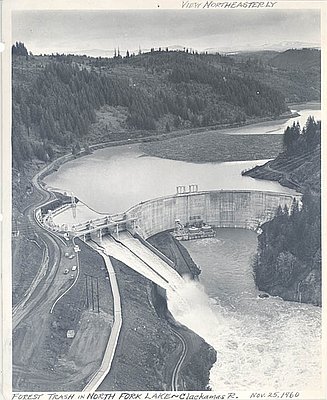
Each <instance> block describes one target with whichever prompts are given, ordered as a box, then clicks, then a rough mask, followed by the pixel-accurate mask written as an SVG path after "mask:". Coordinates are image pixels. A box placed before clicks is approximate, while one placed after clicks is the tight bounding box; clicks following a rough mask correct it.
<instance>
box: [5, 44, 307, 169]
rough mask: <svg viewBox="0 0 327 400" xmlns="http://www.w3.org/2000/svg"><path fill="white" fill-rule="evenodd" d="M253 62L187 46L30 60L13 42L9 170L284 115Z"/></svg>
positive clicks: (280, 99)
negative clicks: (125, 141) (105, 144)
mask: <svg viewBox="0 0 327 400" xmlns="http://www.w3.org/2000/svg"><path fill="white" fill-rule="evenodd" d="M257 65H258V62H257V61H256V63H255V66H254V67H253V62H252V61H249V62H243V61H242V62H235V61H234V60H233V59H231V58H230V57H224V56H221V55H219V54H217V55H212V54H197V53H194V52H192V53H190V52H189V51H188V50H187V49H186V50H185V51H168V49H165V50H161V49H159V50H157V51H155V50H154V49H151V51H150V52H149V53H145V54H138V55H134V54H129V52H127V53H126V56H124V57H122V56H121V55H120V54H119V53H118V54H116V55H115V57H114V58H101V57H99V58H90V57H86V56H73V55H59V54H57V55H49V56H33V55H31V54H28V51H27V49H26V47H25V45H24V44H23V43H16V45H14V46H13V163H14V166H15V167H16V168H18V169H21V168H22V165H23V164H24V162H25V161H27V160H30V159H32V158H37V159H40V160H42V161H47V160H51V159H53V158H54V157H55V155H56V154H57V153H60V152H61V151H67V149H71V150H72V151H73V152H77V151H79V149H80V148H81V147H85V146H88V144H89V143H94V142H98V141H108V140H119V139H121V138H122V137H123V138H126V135H125V136H122V135H120V134H119V133H122V132H129V136H128V137H133V135H134V134H136V133H135V132H136V131H137V134H138V135H139V136H148V135H149V134H151V135H156V134H160V133H163V132H170V131H172V130H175V129H185V128H194V127H206V126H212V125H219V124H241V123H243V122H245V121H248V120H255V119H256V118H261V117H270V118H274V117H276V116H278V115H280V114H282V113H283V112H285V111H287V107H286V104H285V96H284V94H283V93H282V91H280V90H276V89H275V86H274V84H271V82H273V83H274V82H275V80H278V72H274V73H272V75H273V77H274V79H275V80H272V79H270V81H269V80H267V82H266V79H265V78H264V77H262V76H261V77H260V78H259V79H258V76H259V75H258V73H257V71H256V68H257V67H256V66H257ZM260 68H261V70H263V71H266V70H265V68H268V69H269V68H270V69H271V67H268V66H267V67H266V66H264V65H261V66H260ZM268 69H267V71H266V72H268ZM270 69H269V71H270V72H269V73H271V70H270ZM302 90H304V91H305V90H306V87H305V85H304V89H302ZM294 92H296V90H294ZM295 95H296V96H298V98H299V97H301V96H299V94H298V93H295ZM306 95H307V97H310V96H311V93H310V91H308V92H307V93H306ZM311 97H312V96H311Z"/></svg>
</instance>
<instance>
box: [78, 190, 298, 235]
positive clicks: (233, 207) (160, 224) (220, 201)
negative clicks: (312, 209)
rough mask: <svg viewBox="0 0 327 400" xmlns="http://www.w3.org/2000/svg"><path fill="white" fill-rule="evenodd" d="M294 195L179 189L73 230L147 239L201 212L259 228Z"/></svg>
mask: <svg viewBox="0 0 327 400" xmlns="http://www.w3.org/2000/svg"><path fill="white" fill-rule="evenodd" d="M293 199H296V200H297V201H300V200H301V195H300V194H286V193H278V192H268V191H265V192H264V191H256V190H243V191H242V190H211V191H201V192H187V193H178V194H175V195H171V196H165V197H160V198H156V199H152V200H148V201H145V202H141V203H139V204H137V205H135V206H133V207H131V208H130V209H128V210H127V211H126V212H125V213H122V214H115V215H111V216H110V215H108V216H105V217H101V218H99V219H96V220H93V221H88V222H85V223H83V224H78V225H76V226H75V227H74V230H73V234H75V235H76V236H81V235H83V234H87V233H92V232H97V231H101V230H103V229H106V230H107V231H108V232H109V233H114V232H117V233H118V232H119V231H122V230H129V231H131V232H132V233H135V232H136V233H138V234H139V235H141V236H142V237H143V238H144V239H147V238H148V237H150V236H152V235H154V234H156V233H159V232H162V231H165V230H169V229H173V228H174V226H175V220H176V219H179V220H180V221H181V223H182V224H186V223H187V222H189V221H190V219H191V217H192V216H201V218H202V219H203V220H204V221H205V222H206V223H208V224H210V225H213V226H216V227H233V228H246V229H252V230H257V229H258V227H259V226H260V225H261V224H262V223H264V222H266V221H268V220H270V219H271V218H273V216H274V215H275V213H276V210H277V208H278V206H279V205H280V206H282V207H284V206H285V205H287V206H288V207H289V208H290V207H291V205H292V202H293Z"/></svg>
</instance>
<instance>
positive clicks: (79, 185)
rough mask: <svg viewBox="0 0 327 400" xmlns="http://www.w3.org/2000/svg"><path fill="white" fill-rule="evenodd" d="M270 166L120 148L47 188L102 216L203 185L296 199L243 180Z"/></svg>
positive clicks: (63, 172)
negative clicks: (247, 174) (169, 156)
mask: <svg viewBox="0 0 327 400" xmlns="http://www.w3.org/2000/svg"><path fill="white" fill-rule="evenodd" d="M265 161H267V160H255V161H237V162H226V163H205V164H193V163H188V162H184V161H175V160H167V159H161V158H157V157H152V156H146V155H144V153H142V152H141V151H140V150H139V145H132V146H120V147H112V148H106V149H102V150H98V151H96V152H95V153H93V154H91V155H88V156H86V157H82V158H79V159H76V160H74V161H71V162H69V163H66V164H64V165H63V166H61V167H60V169H59V170H58V171H57V172H55V173H53V174H51V175H49V176H47V177H46V178H45V182H46V183H47V184H48V185H49V186H50V187H55V188H60V189H63V190H67V191H70V192H71V191H72V192H73V193H74V195H75V196H77V197H78V198H79V199H80V200H81V201H83V202H84V203H86V204H87V205H89V206H91V207H92V208H93V209H95V210H96V211H98V212H103V213H109V214H114V213H117V212H123V211H126V210H127V209H128V208H130V207H131V206H133V205H135V204H137V203H139V202H141V201H145V200H149V199H153V198H156V197H160V196H165V195H171V194H174V193H176V186H178V185H186V186H188V185H189V184H199V190H212V189H226V190H227V189H240V188H242V189H253V190H270V191H274V192H280V191H281V192H286V193H291V192H292V193H293V191H292V190H291V189H288V188H285V187H282V186H281V185H280V184H279V183H277V182H270V181H263V180H261V181H259V180H256V179H253V178H251V177H242V175H241V171H242V170H243V169H247V168H251V167H253V166H255V165H257V164H263V163H264V162H265Z"/></svg>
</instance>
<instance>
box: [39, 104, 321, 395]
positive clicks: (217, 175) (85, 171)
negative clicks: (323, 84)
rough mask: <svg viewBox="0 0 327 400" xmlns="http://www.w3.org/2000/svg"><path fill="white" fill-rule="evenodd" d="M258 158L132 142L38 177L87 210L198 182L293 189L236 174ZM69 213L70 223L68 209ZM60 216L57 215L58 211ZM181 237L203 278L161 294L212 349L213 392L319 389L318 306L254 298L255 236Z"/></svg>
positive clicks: (254, 129) (124, 204)
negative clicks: (163, 152) (161, 153)
mask: <svg viewBox="0 0 327 400" xmlns="http://www.w3.org/2000/svg"><path fill="white" fill-rule="evenodd" d="M304 110H306V111H305V113H303V112H302V114H303V116H302V118H303V119H304V120H306V118H307V116H308V115H312V114H314V115H315V116H317V119H318V118H319V115H320V114H319V110H314V109H306V108H305V109H304ZM313 111H314V112H313ZM294 120H295V121H296V119H294ZM290 123H293V119H291V120H288V121H287V122H285V121H284V122H283V121H274V122H269V123H263V124H256V125H254V126H247V127H242V128H238V129H235V130H234V129H233V130H229V131H228V132H229V133H235V134H237V133H248V134H253V133H278V132H280V133H282V131H283V129H284V127H285V124H286V125H289V124H290ZM264 162H265V160H261V161H242V162H227V163H203V164H194V163H187V162H183V161H173V160H168V159H160V158H156V157H150V156H146V155H145V154H143V153H142V151H141V150H140V146H139V145H132V146H121V147H114V148H107V149H103V150H99V151H96V152H95V153H94V154H91V155H88V156H86V157H83V158H80V159H77V160H74V161H72V162H69V163H67V164H64V165H63V166H62V167H61V168H60V169H59V171H57V172H55V173H53V174H52V175H49V176H48V177H46V178H45V181H46V183H47V184H48V185H49V186H51V187H56V188H60V189H63V190H67V191H69V192H74V194H75V196H77V197H78V198H79V199H80V200H82V201H83V202H85V203H86V204H87V205H88V206H90V207H91V208H92V209H94V210H96V211H98V212H103V213H109V214H111V213H116V212H123V211H125V210H127V209H128V208H129V207H131V206H133V205H135V204H136V203H138V202H140V201H145V200H148V199H151V198H155V197H159V196H164V195H170V194H174V193H175V190H176V186H177V185H189V184H199V189H200V190H209V189H256V190H271V191H282V192H288V193H289V192H292V191H291V190H289V189H287V188H285V187H282V186H280V185H279V184H278V183H276V182H269V181H263V180H255V179H252V178H250V177H242V176H241V171H242V170H243V169H247V168H250V167H252V166H254V165H257V164H260V163H264ZM79 209H80V210H82V211H81V212H83V213H85V214H83V215H82V216H81V215H79V218H80V217H85V219H89V218H87V208H86V207H81V206H80V207H78V210H79ZM90 214H92V213H90ZM69 215H70V219H71V215H72V214H71V211H70V214H69ZM92 215H94V214H92ZM60 218H61V221H64V220H65V215H64V214H62V215H61V217H60ZM184 243H185V247H186V248H187V250H188V251H189V253H190V255H191V256H192V258H193V259H194V261H195V262H196V263H197V264H198V266H199V267H200V268H201V270H202V273H201V275H200V282H199V283H197V282H194V281H191V282H188V283H186V284H185V288H184V289H183V290H182V291H181V292H180V293H178V297H177V298H176V297H174V296H175V295H174V296H172V295H170V296H168V305H169V309H170V310H171V311H172V313H173V315H174V316H175V318H176V319H177V320H179V321H180V322H182V323H184V324H185V325H187V326H188V327H190V328H191V329H193V330H194V331H195V332H197V333H199V334H200V335H201V336H202V337H203V338H204V339H205V340H206V341H207V342H208V343H210V344H211V345H212V346H213V347H214V348H215V349H216V350H217V353H218V360H217V363H216V364H215V365H214V366H213V368H212V370H211V374H210V380H211V385H212V387H213V389H215V390H232V389H244V390H245V389H253V390H264V388H268V389H270V390H272V389H275V390H280V391H281V390H284V389H285V390H290V389H293V390H305V389H315V390H318V389H319V385H320V379H321V368H320V360H321V358H320V357H321V349H320V345H321V309H320V308H318V307H314V306H310V305H303V304H299V303H292V302H287V301H283V300H281V299H278V298H269V299H260V298H258V291H257V289H256V288H255V285H254V281H253V277H252V269H251V258H252V256H253V254H254V253H255V251H256V245H257V238H256V234H255V233H253V232H251V231H246V230H241V229H219V230H218V231H217V236H216V237H215V238H212V239H203V240H199V241H191V242H184Z"/></svg>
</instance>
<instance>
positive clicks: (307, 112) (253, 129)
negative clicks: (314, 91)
mask: <svg viewBox="0 0 327 400" xmlns="http://www.w3.org/2000/svg"><path fill="white" fill-rule="evenodd" d="M291 108H292V107H291ZM293 111H297V112H298V113H299V114H300V116H299V117H293V118H288V119H281V120H277V121H267V122H260V123H258V124H253V125H247V126H243V127H240V128H236V129H232V130H227V129H226V130H225V131H224V133H226V134H233V135H234V134H235V133H238V134H245V135H259V134H260V135H261V134H274V135H282V134H283V133H284V130H285V129H286V128H287V126H289V125H292V124H293V122H295V123H297V122H299V124H300V126H301V127H304V126H305V124H306V122H307V120H308V118H309V117H310V116H314V117H315V120H316V121H318V120H321V110H320V104H317V105H316V106H313V105H311V106H310V107H309V106H306V105H303V106H300V107H298V108H296V109H294V110H293Z"/></svg>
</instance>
